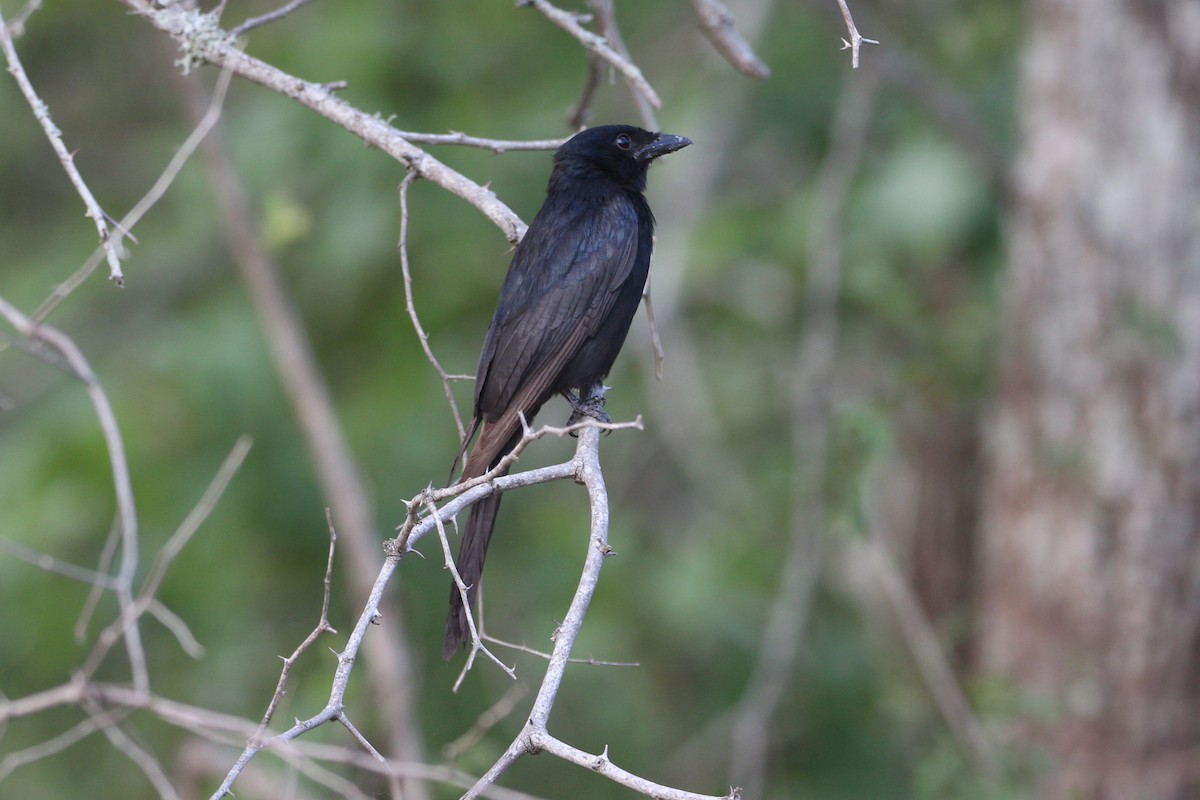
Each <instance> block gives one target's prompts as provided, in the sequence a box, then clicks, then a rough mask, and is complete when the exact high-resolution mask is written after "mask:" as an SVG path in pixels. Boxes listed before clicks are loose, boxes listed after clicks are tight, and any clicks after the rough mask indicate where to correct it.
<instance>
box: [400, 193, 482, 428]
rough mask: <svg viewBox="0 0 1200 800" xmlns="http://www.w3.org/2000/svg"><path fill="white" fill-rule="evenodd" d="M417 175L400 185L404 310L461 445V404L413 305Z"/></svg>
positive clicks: (401, 269) (401, 268)
mask: <svg viewBox="0 0 1200 800" xmlns="http://www.w3.org/2000/svg"><path fill="white" fill-rule="evenodd" d="M417 177H418V176H417V173H416V172H413V171H412V170H409V171H408V174H407V175H405V176H404V180H402V181H400V241H399V242H398V243H397V245H396V248H397V249H398V250H399V251H400V272H401V273H402V274H403V275H404V307H405V309H407V310H408V318H409V319H410V320H412V324H413V328H414V329H415V330H416V332H417V340H418V341H419V342H420V343H421V349H422V350H424V351H425V358H426V359H428V361H429V363H430V364H432V365H433V369H434V371H435V372H437V374H438V378H439V379H440V380H441V382H442V392H443V393H444V394H445V395H446V404H447V405H449V406H450V414H451V415H452V416H453V417H454V427H455V429H456V430H457V431H458V440H459V441H460V442H461V441H463V440H464V439H466V438H467V429H466V428H465V427H463V421H462V414H460V413H459V410H458V403H456V402H455V401H454V391H453V390H452V389H451V388H450V376H449V375H447V374H446V370H444V369H443V368H442V362H440V361H438V358H437V356H436V355H434V353H433V348H432V347H430V346H429V334H428V333H426V332H425V328H424V327H423V326H422V325H421V319H420V317H418V316H417V306H416V303H415V302H414V301H413V286H412V271H411V269H410V268H409V263H408V188H409V187H410V186H412V185H413V182H414V181H415V180H416V179H417Z"/></svg>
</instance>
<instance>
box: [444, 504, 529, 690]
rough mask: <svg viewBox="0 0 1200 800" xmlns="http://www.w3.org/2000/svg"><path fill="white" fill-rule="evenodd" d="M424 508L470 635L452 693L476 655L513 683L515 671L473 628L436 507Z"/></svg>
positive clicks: (465, 593) (473, 623) (466, 601)
mask: <svg viewBox="0 0 1200 800" xmlns="http://www.w3.org/2000/svg"><path fill="white" fill-rule="evenodd" d="M426 508H428V509H429V518H430V519H432V520H433V522H434V524H435V525H436V526H437V533H438V542H439V543H440V544H441V546H442V558H443V559H444V563H445V564H446V569H448V570H449V571H450V575H451V577H452V579H453V581H454V586H455V588H456V589H457V590H458V596H459V599H461V600H462V604H463V608H465V609H467V615H466V617H467V629H468V630H469V631H470V633H471V651H470V652H469V653H468V654H467V661H466V664H464V665H463V668H462V671H461V672H459V674H458V679H457V680H456V681H454V688H453V691H454V692H455V693H457V692H458V689H459V687H460V686H462V682H463V679H465V678H466V677H467V673H468V672H470V671H471V667H472V665H473V664H474V663H475V656H476V655H477V654H478V653H483V654H484V655H485V656H487V657H488V658H490V659H491V660H492V661H493V662H494V663H495V664H496V666H498V667H500V669H502V670H504V673H505V674H506V675H508V677H510V678H512V679H513V680H514V681H515V680H516V679H517V673H516V670H515V669H514V668H513V667H510V666H508V665H507V664H505V663H504V662H503V661H501V660H500V659H499V658H498V657H497V656H496V654H495V653H493V652H492V651H491V650H489V649H488V648H487V646H486V645H484V643H483V641H482V640H481V639H480V637H479V631H478V629H477V628H476V627H475V618H474V614H472V613H470V609H471V603H470V600H469V598H468V596H467V590H468V589H470V588H471V587H469V586H467V584H465V583H464V582H463V579H462V575H460V574H459V573H458V566H457V565H456V564H455V563H454V553H453V551H452V550H451V549H450V537H449V536H447V535H446V525H445V523H443V522H442V519H441V517H440V516H439V515H438V513H437V506H436V505H434V504H433V502H432V501H430V502H428V503H426Z"/></svg>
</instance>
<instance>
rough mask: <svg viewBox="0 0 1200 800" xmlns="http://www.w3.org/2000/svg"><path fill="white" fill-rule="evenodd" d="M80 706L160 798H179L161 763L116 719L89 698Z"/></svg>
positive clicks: (167, 799)
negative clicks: (134, 766) (138, 770)
mask: <svg viewBox="0 0 1200 800" xmlns="http://www.w3.org/2000/svg"><path fill="white" fill-rule="evenodd" d="M82 706H83V708H84V710H86V711H87V712H88V714H89V715H90V716H91V717H92V719H93V720H95V721H96V723H97V726H98V727H99V729H100V731H101V733H103V734H104V735H105V736H106V737H108V740H109V741H110V742H111V743H112V745H113V747H115V748H116V749H117V750H118V751H120V752H122V753H124V754H125V757H126V758H128V759H129V760H130V761H132V762H133V763H134V765H136V766H137V767H138V769H140V770H141V771H142V774H144V775H145V776H146V779H147V780H149V781H150V785H151V786H153V787H154V790H155V791H156V792H158V796H159V797H161V798H162V800H179V793H178V792H176V791H175V787H174V786H172V785H171V779H170V778H168V777H167V773H166V771H165V770H164V769H163V766H162V764H160V763H158V759H157V758H155V757H154V756H153V755H151V754H150V753H149V752H148V751H147V750H146V749H145V748H143V747H142V746H141V745H140V744H138V743H137V742H136V741H134V740H133V738H131V737H130V736H129V735H128V734H127V733H125V731H124V730H122V729H121V725H120V722H119V721H118V720H116V719H114V718H113V717H112V715H110V714H109V713H108V712H106V711H104V710H103V709H102V708H100V706H99V705H98V704H97V703H96V702H95V701H94V700H91V699H90V698H84V700H83V703H82Z"/></svg>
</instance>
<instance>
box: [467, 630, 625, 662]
mask: <svg viewBox="0 0 1200 800" xmlns="http://www.w3.org/2000/svg"><path fill="white" fill-rule="evenodd" d="M479 637H480V638H481V639H483V640H484V641H485V642H491V643H492V644H498V645H500V646H501V647H507V648H509V649H510V650H517V651H519V652H521V653H528V654H529V655H531V656H537V657H538V658H540V659H542V660H543V661H549V660H550V654H549V653H545V652H542V651H541V650H537V649H534V648H532V647H530V646H529V645H525V644H517V643H516V642H506V641H504V640H503V639H498V638H496V637H495V636H492V635H491V634H489V633H484V632H483V631H480V633H479ZM569 662H570V663H572V664H587V665H589V666H592V667H640V666H641V663H640V662H638V661H601V660H599V659H597V658H591V657H588V658H571V659H569Z"/></svg>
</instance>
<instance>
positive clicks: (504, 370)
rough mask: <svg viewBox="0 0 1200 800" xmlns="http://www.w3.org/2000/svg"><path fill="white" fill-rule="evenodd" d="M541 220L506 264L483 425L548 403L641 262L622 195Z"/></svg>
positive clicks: (486, 370) (486, 355)
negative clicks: (555, 385)
mask: <svg viewBox="0 0 1200 800" xmlns="http://www.w3.org/2000/svg"><path fill="white" fill-rule="evenodd" d="M573 205H574V204H573ZM544 210H545V209H544ZM551 210H553V209H551ZM543 216H545V218H542V217H543ZM538 217H539V219H535V220H534V224H533V225H531V226H530V229H529V231H528V233H527V234H526V239H525V241H524V242H522V246H521V247H520V249H519V250H518V252H517V254H516V256H515V257H514V259H513V263H512V265H511V266H510V267H509V275H508V276H506V278H505V282H504V287H503V288H502V290H501V296H500V302H499V304H498V307H497V313H496V317H495V318H494V319H493V320H492V326H491V328H489V330H488V336H487V340H486V341H485V343H484V350H483V354H482V356H481V358H480V368H479V379H478V383H477V385H476V413H477V414H479V415H481V416H482V417H483V419H484V420H489V421H490V420H493V419H496V418H497V417H498V416H499V415H501V414H503V413H504V412H505V411H508V410H512V411H513V413H515V412H516V411H517V410H524V409H526V408H528V407H529V406H530V405H533V404H536V403H537V402H538V401H539V398H540V399H542V400H544V399H545V395H546V393H548V392H549V391H551V389H552V384H553V382H554V381H555V380H556V379H557V377H558V375H559V374H560V373H561V372H562V370H563V368H564V367H565V365H566V364H567V363H568V362H569V361H570V359H571V358H572V356H574V355H575V353H576V352H578V350H579V348H580V346H581V345H582V344H583V342H584V341H586V340H587V338H588V337H589V336H592V335H594V334H595V333H596V330H597V329H598V328H599V326H600V324H601V323H602V322H603V321H604V319H605V318H606V317H607V316H608V314H609V312H610V311H611V309H612V306H613V303H614V302H615V300H616V297H617V293H618V291H619V290H620V288H621V286H622V285H623V284H624V283H625V281H626V280H627V279H628V278H629V274H630V272H631V271H632V270H633V267H634V263H635V261H636V259H637V257H638V235H639V225H638V215H637V209H636V207H635V206H634V205H633V204H632V203H630V202H629V201H628V200H627V199H625V198H619V201H615V202H609V203H607V204H605V205H603V206H601V207H600V208H596V207H595V206H594V205H593V206H592V207H590V208H585V209H582V210H580V211H579V212H576V213H574V214H561V213H560V214H553V213H552V214H548V215H543V214H542V213H539V215H538ZM542 223H546V224H542Z"/></svg>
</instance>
